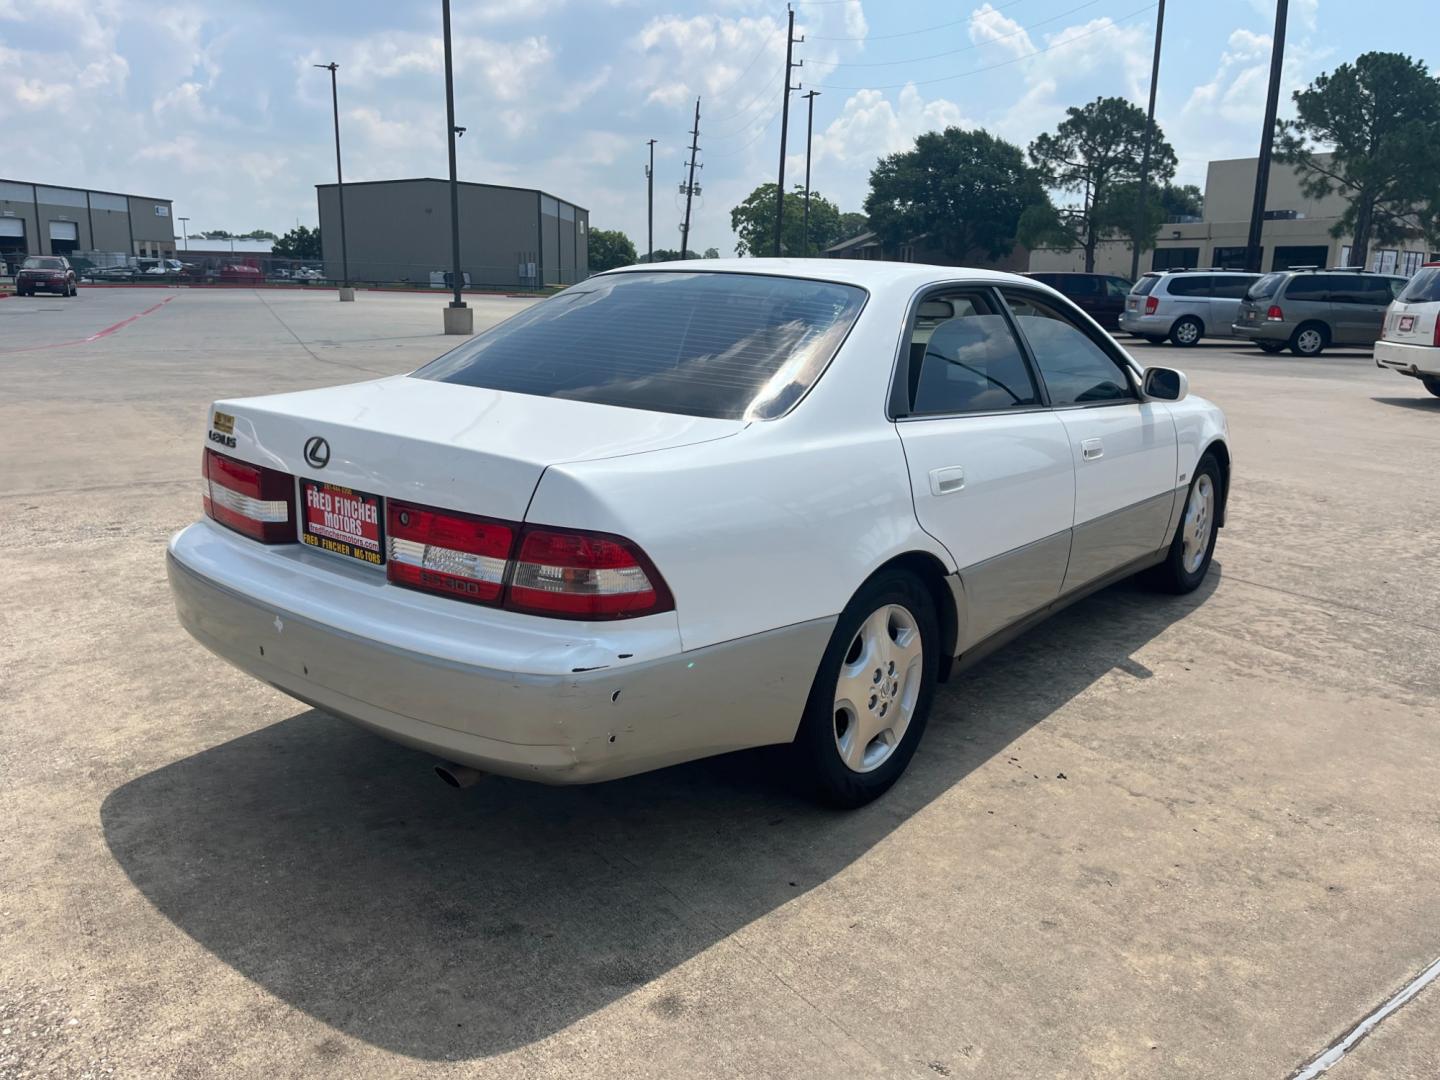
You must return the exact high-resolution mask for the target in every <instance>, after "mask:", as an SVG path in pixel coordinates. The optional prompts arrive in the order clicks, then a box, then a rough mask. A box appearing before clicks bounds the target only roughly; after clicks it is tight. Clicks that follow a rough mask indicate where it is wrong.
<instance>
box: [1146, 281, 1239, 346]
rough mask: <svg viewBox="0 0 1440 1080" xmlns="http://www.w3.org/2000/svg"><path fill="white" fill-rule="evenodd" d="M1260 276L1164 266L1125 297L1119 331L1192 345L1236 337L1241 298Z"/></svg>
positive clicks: (1147, 338) (1154, 341)
mask: <svg viewBox="0 0 1440 1080" xmlns="http://www.w3.org/2000/svg"><path fill="white" fill-rule="evenodd" d="M1259 279H1260V275H1259V274H1247V273H1244V272H1243V271H1238V270H1163V271H1152V272H1150V273H1148V274H1145V275H1143V276H1142V277H1141V278H1140V280H1139V281H1137V282H1136V283H1135V287H1134V288H1133V289H1131V290H1130V295H1129V296H1127V297H1126V298H1125V310H1124V312H1123V313H1122V314H1121V316H1120V329H1121V330H1124V331H1125V332H1126V333H1130V334H1134V335H1135V336H1136V337H1142V338H1144V339H1145V340H1146V341H1149V342H1150V343H1151V344H1152V345H1158V344H1160V342H1162V341H1164V340H1166V339H1167V338H1168V339H1169V340H1170V342H1171V344H1174V345H1180V346H1185V347H1188V346H1191V345H1195V344H1197V343H1198V342H1199V341H1200V339H1201V338H1202V337H1231V336H1233V335H1232V333H1231V330H1230V328H1231V326H1232V325H1233V324H1234V322H1235V318H1236V316H1237V315H1238V314H1239V311H1240V301H1241V300H1243V299H1244V298H1245V293H1246V291H1247V290H1249V288H1250V286H1251V285H1253V284H1255V282H1256V281H1258V280H1259Z"/></svg>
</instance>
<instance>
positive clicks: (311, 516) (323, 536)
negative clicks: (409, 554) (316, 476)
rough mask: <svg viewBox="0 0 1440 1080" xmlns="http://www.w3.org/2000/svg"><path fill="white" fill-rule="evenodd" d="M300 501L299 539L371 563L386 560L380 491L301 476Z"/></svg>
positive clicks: (381, 562) (378, 564)
mask: <svg viewBox="0 0 1440 1080" xmlns="http://www.w3.org/2000/svg"><path fill="white" fill-rule="evenodd" d="M300 503H301V506H302V514H301V518H300V539H301V540H303V541H304V542H305V543H307V544H309V545H310V546H311V547H313V548H319V549H320V550H321V551H328V552H331V553H332V554H335V555H344V556H345V557H347V558H350V559H358V560H359V561H360V562H364V563H369V564H370V565H372V566H380V565H382V564H383V563H384V562H385V527H384V524H383V522H384V518H383V516H382V515H381V509H380V496H379V495H368V494H366V493H365V492H363V491H355V490H354V489H353V488H347V487H340V486H338V485H336V484H322V483H319V482H318V481H315V480H301V481H300Z"/></svg>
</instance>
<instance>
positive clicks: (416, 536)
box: [385, 499, 515, 604]
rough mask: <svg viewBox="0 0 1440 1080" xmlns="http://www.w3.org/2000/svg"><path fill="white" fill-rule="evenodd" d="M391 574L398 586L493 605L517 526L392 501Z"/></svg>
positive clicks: (389, 511)
mask: <svg viewBox="0 0 1440 1080" xmlns="http://www.w3.org/2000/svg"><path fill="white" fill-rule="evenodd" d="M385 524H386V532H387V533H388V534H389V538H390V551H389V555H390V557H389V558H388V559H387V560H386V567H387V570H386V573H387V575H388V576H389V578H390V580H391V581H393V582H395V583H396V584H397V585H405V586H408V587H409V588H412V589H424V590H425V591H426V592H437V593H443V594H445V595H446V596H452V597H454V598H456V599H457V600H469V601H470V602H472V603H476V604H493V603H496V602H497V601H499V599H500V590H501V587H502V586H503V584H504V581H505V570H506V567H507V565H508V560H509V558H510V549H511V547H512V546H513V544H514V540H515V528H514V526H512V525H508V524H506V523H505V522H503V521H493V520H491V519H490V518H481V517H474V516H472V515H470V514H458V513H455V512H454V511H451V510H432V509H430V508H429V507H424V506H412V505H411V504H409V503H402V502H396V501H395V500H393V499H392V500H390V503H389V506H388V508H387V510H386V516H385Z"/></svg>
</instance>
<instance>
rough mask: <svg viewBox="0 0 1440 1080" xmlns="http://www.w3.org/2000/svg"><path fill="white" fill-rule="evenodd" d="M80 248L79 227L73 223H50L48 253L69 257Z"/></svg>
mask: <svg viewBox="0 0 1440 1080" xmlns="http://www.w3.org/2000/svg"><path fill="white" fill-rule="evenodd" d="M79 247H80V226H79V225H78V224H77V223H75V222H73V221H52V222H50V253H51V254H52V255H69V254H70V253H71V252H72V251H75V250H77V249H78V248H79Z"/></svg>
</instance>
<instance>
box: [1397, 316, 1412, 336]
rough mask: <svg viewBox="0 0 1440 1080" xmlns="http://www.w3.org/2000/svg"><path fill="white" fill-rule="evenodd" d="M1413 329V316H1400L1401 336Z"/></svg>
mask: <svg viewBox="0 0 1440 1080" xmlns="http://www.w3.org/2000/svg"><path fill="white" fill-rule="evenodd" d="M1414 329H1415V316H1414V315H1401V316H1400V332H1401V333H1402V334H1408V333H1409V332H1410V331H1411V330H1414Z"/></svg>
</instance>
